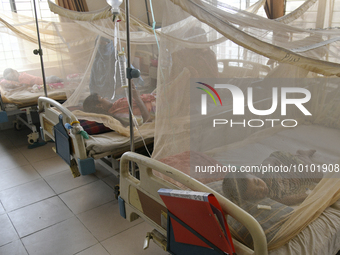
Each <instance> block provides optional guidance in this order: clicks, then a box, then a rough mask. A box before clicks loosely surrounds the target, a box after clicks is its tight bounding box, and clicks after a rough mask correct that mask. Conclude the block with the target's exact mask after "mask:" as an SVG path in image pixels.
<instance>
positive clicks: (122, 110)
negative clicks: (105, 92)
mask: <svg viewBox="0 0 340 255" xmlns="http://www.w3.org/2000/svg"><path fill="white" fill-rule="evenodd" d="M132 84H133V83H132ZM132 98H133V114H134V116H135V117H136V119H137V120H138V119H142V123H145V122H148V121H150V120H152V119H153V118H154V117H155V112H156V97H155V96H154V95H152V94H143V95H139V93H138V91H137V90H136V89H135V87H134V86H132ZM83 109H84V111H86V112H93V113H99V114H108V115H111V116H113V117H114V118H115V119H117V120H119V121H120V122H121V123H122V124H123V125H128V124H129V118H128V117H129V104H128V100H127V98H120V99H118V100H117V101H115V102H114V103H112V102H111V101H110V100H108V99H107V98H104V97H102V96H100V95H98V94H97V93H93V94H91V95H90V96H88V97H87V98H86V99H85V100H84V102H83Z"/></svg>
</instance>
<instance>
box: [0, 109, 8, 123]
mask: <svg viewBox="0 0 340 255" xmlns="http://www.w3.org/2000/svg"><path fill="white" fill-rule="evenodd" d="M5 122H8V116H7V112H5V111H0V123H5Z"/></svg>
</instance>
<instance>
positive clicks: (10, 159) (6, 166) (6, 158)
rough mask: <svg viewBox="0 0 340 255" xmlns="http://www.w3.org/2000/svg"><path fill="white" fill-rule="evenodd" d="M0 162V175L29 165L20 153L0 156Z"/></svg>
mask: <svg viewBox="0 0 340 255" xmlns="http://www.w3.org/2000/svg"><path fill="white" fill-rule="evenodd" d="M0 162H1V167H0V173H1V172H3V171H6V170H10V169H13V168H17V167H20V166H25V165H28V164H29V162H28V160H27V159H26V158H25V157H24V156H23V155H22V154H21V153H20V152H14V153H12V154H9V155H4V154H0Z"/></svg>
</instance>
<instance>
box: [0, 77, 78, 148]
mask: <svg viewBox="0 0 340 255" xmlns="http://www.w3.org/2000/svg"><path fill="white" fill-rule="evenodd" d="M77 77H79V75H76V74H74V75H69V78H70V80H67V81H66V80H65V81H63V82H57V83H49V84H47V95H48V97H50V98H52V99H54V100H57V101H59V102H62V101H65V100H66V98H67V96H69V95H71V94H72V93H73V91H74V89H75V88H76V86H77V85H78V83H79V79H77ZM0 81H1V83H0V104H1V112H0V113H1V119H0V122H7V121H8V117H9V116H15V117H16V119H15V120H14V123H13V124H14V128H15V129H16V130H20V129H21V128H22V125H25V126H27V127H28V128H29V129H31V131H32V133H31V134H29V135H28V143H29V144H30V145H29V146H32V148H33V147H34V144H36V143H37V142H38V140H39V132H38V130H37V128H36V125H35V124H34V121H33V117H32V114H34V113H36V112H37V105H38V98H39V97H40V96H44V95H45V93H44V88H43V85H36V84H35V85H24V84H20V85H17V86H15V87H14V86H13V87H12V86H6V85H7V84H6V81H5V80H4V79H0Z"/></svg>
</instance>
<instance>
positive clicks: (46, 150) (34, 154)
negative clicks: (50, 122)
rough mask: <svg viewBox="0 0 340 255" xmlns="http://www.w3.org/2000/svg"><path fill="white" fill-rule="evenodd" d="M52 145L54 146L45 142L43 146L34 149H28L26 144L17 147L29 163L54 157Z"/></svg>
mask: <svg viewBox="0 0 340 255" xmlns="http://www.w3.org/2000/svg"><path fill="white" fill-rule="evenodd" d="M53 146H54V144H53V143H47V144H45V145H43V146H40V147H37V148H34V149H28V148H27V146H22V147H19V151H20V152H21V153H22V154H23V155H24V156H25V158H26V159H27V160H28V161H29V162H30V163H35V162H39V161H42V160H46V159H50V158H53V157H55V156H56V154H55V153H54V151H53V150H52V147H53Z"/></svg>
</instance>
